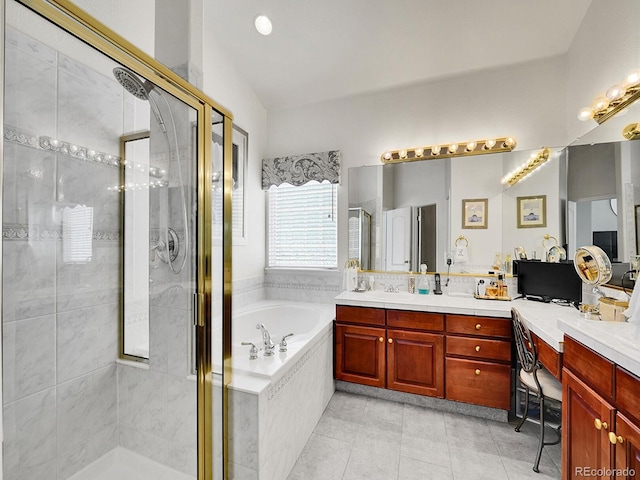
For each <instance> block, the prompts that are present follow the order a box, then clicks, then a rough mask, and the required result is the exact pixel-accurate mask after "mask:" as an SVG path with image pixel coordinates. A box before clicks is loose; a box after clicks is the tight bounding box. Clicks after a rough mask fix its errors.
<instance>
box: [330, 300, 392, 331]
mask: <svg viewBox="0 0 640 480" xmlns="http://www.w3.org/2000/svg"><path fill="white" fill-rule="evenodd" d="M384 319H385V315H384V309H383V308H368V307H348V306H345V305H336V321H337V322H340V323H356V324H361V325H377V326H382V327H384V321H385V320H384Z"/></svg>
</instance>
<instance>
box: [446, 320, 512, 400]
mask: <svg viewBox="0 0 640 480" xmlns="http://www.w3.org/2000/svg"><path fill="white" fill-rule="evenodd" d="M446 325H447V328H446V333H447V335H446V365H445V370H446V387H445V390H446V391H445V396H446V398H447V399H450V400H457V401H460V402H466V403H473V404H476V405H483V406H486V407H495V408H501V409H503V410H508V409H509V408H510V406H511V322H510V321H509V320H507V319H497V318H489V317H477V316H471V315H447V316H446Z"/></svg>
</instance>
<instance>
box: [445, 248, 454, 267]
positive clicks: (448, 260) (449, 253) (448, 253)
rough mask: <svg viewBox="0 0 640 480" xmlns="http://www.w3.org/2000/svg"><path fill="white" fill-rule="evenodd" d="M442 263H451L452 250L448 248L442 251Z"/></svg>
mask: <svg viewBox="0 0 640 480" xmlns="http://www.w3.org/2000/svg"><path fill="white" fill-rule="evenodd" d="M444 264H445V265H453V251H451V250H450V251H445V252H444Z"/></svg>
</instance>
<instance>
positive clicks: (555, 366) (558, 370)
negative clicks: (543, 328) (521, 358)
mask: <svg viewBox="0 0 640 480" xmlns="http://www.w3.org/2000/svg"><path fill="white" fill-rule="evenodd" d="M531 338H532V339H533V343H534V344H535V346H536V350H537V352H538V360H540V363H541V364H542V365H544V366H545V368H546V369H547V370H549V373H551V375H553V376H554V377H556V378H557V379H558V380H560V381H562V353H560V352H557V351H556V350H555V349H554V348H553V347H552V346H551V345H549V344H548V343H547V342H545V341H544V340H541V339H540V338H538V337H537V336H536V335H535V334H534V333H532V334H531Z"/></svg>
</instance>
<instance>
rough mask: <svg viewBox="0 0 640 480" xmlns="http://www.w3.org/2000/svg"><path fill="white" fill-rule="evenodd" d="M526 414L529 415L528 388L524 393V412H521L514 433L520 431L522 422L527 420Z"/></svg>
mask: <svg viewBox="0 0 640 480" xmlns="http://www.w3.org/2000/svg"><path fill="white" fill-rule="evenodd" d="M528 414H529V387H525V391H524V412H522V418H521V419H520V421H519V422H518V425H516V428H515V431H516V432H519V431H520V428H521V427H522V424H523V423H524V421H525V420H526V419H527V415H528Z"/></svg>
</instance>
